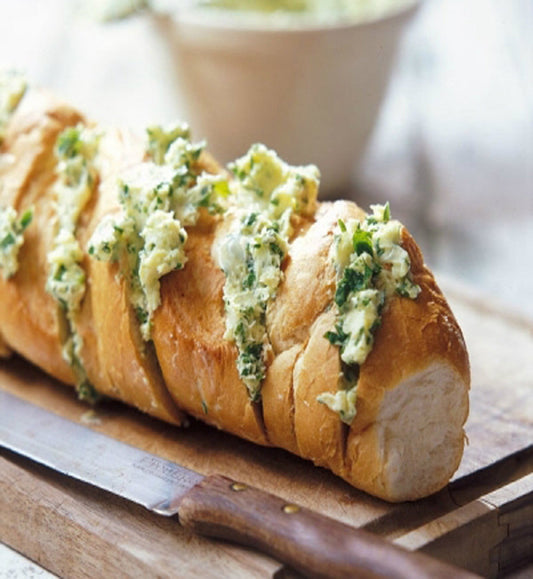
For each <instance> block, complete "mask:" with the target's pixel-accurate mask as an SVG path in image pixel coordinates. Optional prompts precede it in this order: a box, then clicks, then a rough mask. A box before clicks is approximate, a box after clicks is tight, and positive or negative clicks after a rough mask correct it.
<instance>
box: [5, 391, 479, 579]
mask: <svg viewBox="0 0 533 579" xmlns="http://www.w3.org/2000/svg"><path fill="white" fill-rule="evenodd" d="M0 446H3V447H5V448H7V449H9V450H11V451H13V452H15V453H18V454H21V455H23V456H26V457H27V458H30V459H32V460H34V461H36V462H39V463H41V464H43V465H45V466H47V467H49V468H52V469H54V470H56V471H59V472H61V473H63V474H64V475H67V476H69V477H73V478H76V479H78V480H81V481H83V482H86V483H89V484H91V485H93V486H96V487H99V488H101V489H104V490H105V491H108V492H110V493H113V494H115V495H118V496H120V497H123V498H125V499H128V500H130V501H133V502H135V503H137V504H140V505H142V506H144V507H146V508H147V509H149V510H150V511H153V512H155V513H158V514H160V515H164V516H169V517H170V516H173V515H177V517H178V520H179V523H180V524H181V525H182V526H183V527H185V528H187V529H189V530H192V531H193V532H196V533H199V534H201V535H204V536H208V537H212V538H218V539H225V540H230V541H233V542H236V543H239V544H241V545H246V546H249V547H253V548H256V549H258V550H260V551H262V552H264V553H267V554H268V555H271V556H273V557H274V558H275V559H277V560H279V561H281V562H283V563H285V564H287V565H289V566H290V567H291V568H293V569H296V570H298V571H300V572H301V573H303V574H304V575H305V576H318V577H320V576H323V577H355V576H356V577H376V576H377V577H397V578H407V577H409V578H412V577H421V578H422V577H428V578H429V577H431V578H439V577H450V578H451V577H453V578H465V579H466V578H468V577H476V576H475V575H473V574H471V573H469V572H467V571H464V570H462V569H458V568H456V567H454V566H452V565H449V564H447V563H444V562H441V561H439V560H437V559H433V558H431V557H429V556H427V555H425V554H423V553H420V552H411V551H408V550H406V549H403V548H400V547H399V546H397V545H394V544H393V543H391V542H389V541H386V540H384V539H382V538H379V537H377V536H376V535H373V534H371V533H369V532H366V531H363V530H361V529H356V528H354V527H350V526H348V525H346V524H343V523H340V522H338V521H335V520H334V519H331V518H329V517H326V516H323V515H320V514H318V513H316V512H314V511H311V510H309V509H306V508H303V507H300V506H299V505H296V504H292V503H290V502H287V501H284V500H283V499H281V498H279V497H276V496H274V495H272V494H269V493H266V492H264V491H261V490H258V489H256V488H253V487H251V486H249V485H247V484H243V483H240V482H238V481H234V480H231V479H229V478H226V477H224V476H220V475H213V476H203V475H201V474H199V473H196V472H194V471H192V470H190V469H188V468H185V467H183V466H180V465H178V464H176V463H174V462H171V461H168V460H165V459H162V458H160V457H159V456H156V455H153V454H149V453H147V452H144V451H142V450H140V449H138V448H135V447H133V446H130V445H127V444H125V443H122V442H119V441H117V440H115V439H113V438H110V437H108V436H105V435H103V434H101V433H99V432H96V431H93V430H91V429H89V428H87V427H85V426H82V425H80V424H77V423H75V422H72V421H70V420H67V419H65V418H63V417H60V416H58V415H56V414H54V413H52V412H49V411H47V410H44V409H42V408H40V407H38V406H35V405H34V404H31V403H29V402H26V401H24V400H22V399H20V398H18V397H17V396H14V395H12V394H9V393H7V392H5V391H2V390H0Z"/></svg>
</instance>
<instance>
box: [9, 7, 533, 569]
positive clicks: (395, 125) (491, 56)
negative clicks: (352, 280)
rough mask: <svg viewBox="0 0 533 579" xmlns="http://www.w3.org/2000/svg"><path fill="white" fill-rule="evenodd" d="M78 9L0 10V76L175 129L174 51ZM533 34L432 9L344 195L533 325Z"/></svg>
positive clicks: (145, 22) (404, 54) (96, 111)
mask: <svg viewBox="0 0 533 579" xmlns="http://www.w3.org/2000/svg"><path fill="white" fill-rule="evenodd" d="M73 5H74V3H73V2H69V1H68V0H20V1H19V2H12V1H10V0H0V67H9V68H13V67H15V68H21V69H23V70H26V71H27V73H28V76H29V78H30V79H31V80H32V82H35V83H38V84H42V85H45V86H47V87H49V88H51V89H53V90H54V91H56V92H57V93H58V94H60V95H62V96H63V97H65V98H66V99H68V100H70V101H72V102H73V103H75V104H77V105H78V107H79V108H80V109H82V110H84V111H85V112H86V113H88V114H89V115H90V116H91V117H93V118H95V119H99V120H102V121H104V122H112V123H118V124H122V125H128V126H132V127H135V128H139V129H141V128H144V127H145V126H146V125H148V124H151V123H157V122H166V121H169V120H172V119H175V118H181V117H182V116H183V105H182V103H180V98H179V90H178V88H179V87H176V85H175V83H174V76H173V70H172V58H171V54H170V53H169V51H168V44H167V43H166V42H165V39H164V38H161V37H160V36H159V35H158V34H157V32H156V28H155V27H154V25H153V22H152V21H151V19H150V17H147V16H137V17H134V18H132V19H130V20H127V21H124V22H118V23H113V24H109V25H106V26H102V25H101V24H99V23H97V22H92V21H90V20H87V19H84V18H83V17H82V16H81V15H80V13H79V12H77V11H76V10H75V9H74V8H73ZM532 30H533V2H531V0H506V1H505V2H502V1H501V0H500V1H498V0H470V2H469V3H468V5H467V3H464V2H457V1H456V0H426V2H425V3H424V4H423V6H422V9H421V10H420V12H419V14H418V16H417V18H416V20H415V21H414V22H413V25H412V26H411V28H410V29H409V31H408V33H407V34H406V36H405V38H404V42H403V44H402V48H401V51H400V54H399V56H398V60H397V66H396V69H395V73H394V76H393V79H392V82H391V86H390V89H389V92H388V96H387V98H386V100H385V103H384V106H383V109H382V114H381V117H380V120H379V123H378V125H377V127H376V130H375V132H374V135H373V138H372V141H371V143H370V145H369V148H368V151H367V155H366V156H365V158H364V159H363V160H362V161H361V162H360V163H358V164H355V163H354V184H353V187H352V188H351V190H350V191H339V196H340V197H345V196H347V195H349V196H351V197H353V198H354V199H355V200H356V201H358V202H359V203H360V204H361V205H362V206H363V207H368V205H369V204H370V203H375V202H383V201H385V200H389V201H390V202H391V206H392V208H393V212H394V215H395V216H396V217H398V218H400V219H401V220H402V221H403V222H404V223H405V224H406V225H407V226H408V227H409V229H410V230H411V231H412V232H413V233H414V234H415V237H416V238H417V239H418V241H419V244H420V245H421V247H422V250H423V251H424V254H425V257H426V261H427V262H428V264H429V265H430V267H432V268H433V269H435V270H436V271H437V272H442V273H443V274H445V275H446V276H449V277H451V278H453V279H454V280H456V281H459V282H460V283H462V284H464V285H466V286H470V287H472V288H473V289H474V290H475V291H476V292H478V293H481V294H483V295H485V296H488V297H489V298H491V299H492V300H495V301H496V302H500V303H502V304H503V305H504V306H505V308H506V309H511V310H514V311H515V312H517V314H518V316H526V317H529V318H533V257H532V253H533V35H532V34H531V31H532ZM532 382H533V377H532ZM532 388H533V387H532ZM0 547H1V546H0ZM32 574H33V575H35V576H37V575H38V576H44V574H45V572H44V571H43V570H42V569H40V568H37V567H35V566H32V564H31V563H30V562H28V561H26V560H25V559H23V558H21V557H19V556H17V555H16V554H14V553H13V552H11V551H8V550H7V549H6V550H2V549H0V578H1V577H17V576H24V577H28V576H32Z"/></svg>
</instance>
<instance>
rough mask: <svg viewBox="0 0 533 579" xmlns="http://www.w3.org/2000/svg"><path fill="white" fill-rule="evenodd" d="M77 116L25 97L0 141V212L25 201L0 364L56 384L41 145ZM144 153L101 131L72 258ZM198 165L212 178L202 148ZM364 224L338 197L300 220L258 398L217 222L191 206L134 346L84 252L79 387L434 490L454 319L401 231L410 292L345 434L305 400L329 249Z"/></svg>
mask: <svg viewBox="0 0 533 579" xmlns="http://www.w3.org/2000/svg"><path fill="white" fill-rule="evenodd" d="M30 96H31V95H30ZM80 121H83V117H82V116H81V115H80V114H79V113H77V112H76V111H74V110H73V109H71V108H69V107H68V106H66V105H64V104H62V103H60V102H59V101H57V100H55V99H53V98H52V97H49V96H47V95H44V96H43V94H42V93H38V94H37V95H36V96H35V97H33V96H31V98H28V99H27V100H26V99H25V100H24V101H23V105H21V107H20V109H19V110H17V112H16V113H15V116H14V118H13V120H12V122H11V123H10V125H9V127H8V132H7V137H6V140H5V142H4V144H3V145H2V147H3V148H2V151H3V152H8V154H9V155H10V156H12V159H11V157H10V159H9V160H8V162H5V161H3V162H2V163H0V178H1V179H2V185H1V188H0V203H1V204H2V205H8V204H10V205H13V206H14V207H15V209H17V210H19V211H20V210H23V209H25V208H27V207H28V206H29V205H33V206H34V207H35V217H34V222H33V223H32V225H31V227H30V228H28V230H27V233H26V237H25V243H24V245H23V246H22V249H21V252H20V260H19V261H20V268H19V270H18V272H17V273H16V274H15V275H14V276H13V277H12V278H10V279H9V280H4V279H3V278H2V277H1V276H0V355H7V354H8V352H9V350H10V349H13V350H15V351H17V352H19V353H20V354H21V355H23V356H24V357H26V358H28V359H29V360H31V361H32V362H33V363H35V364H37V365H38V366H40V367H42V368H43V369H44V370H45V371H46V372H48V373H50V374H52V375H53V376H55V377H56V378H58V379H60V380H62V381H64V382H67V383H71V384H74V383H75V376H74V375H73V372H72V370H71V368H70V367H69V366H68V364H66V362H65V361H64V360H63V357H62V355H61V344H62V339H63V337H64V332H65V328H64V327H63V326H62V321H61V319H62V318H61V315H60V314H59V312H58V306H57V303H56V302H55V300H54V299H53V298H52V297H51V296H50V295H49V294H47V293H46V291H45V289H44V288H45V283H46V277H47V275H48V265H47V258H46V256H47V252H48V251H49V249H50V248H51V246H52V241H53V239H52V231H53V227H52V225H53V223H54V220H55V216H54V195H53V184H54V182H55V179H56V177H55V173H54V171H55V160H54V156H53V146H54V143H55V140H56V138H57V135H58V134H59V132H60V131H61V130H62V129H63V128H64V127H65V126H69V125H74V124H76V123H77V122H80ZM143 155H144V148H143V144H142V142H141V140H139V139H138V138H137V137H135V136H133V135H131V134H129V133H124V132H120V131H115V130H112V129H111V130H108V131H106V132H105V135H104V136H103V137H102V141H101V147H100V157H101V166H100V170H99V182H98V185H97V187H96V190H95V192H94V194H93V198H92V200H91V201H90V203H89V204H88V205H87V207H86V208H85V210H84V212H83V215H82V217H81V219H80V221H79V224H78V228H77V236H78V240H79V242H80V244H81V246H82V247H83V248H84V250H85V251H86V252H87V244H88V240H89V239H90V237H91V235H92V233H93V232H94V230H95V228H96V227H97V225H98V223H99V222H100V220H101V219H102V217H103V216H105V215H110V214H114V213H120V211H121V207H120V205H119V202H118V197H117V195H118V193H117V192H118V188H117V186H116V181H117V177H118V175H120V173H121V171H122V170H124V169H125V168H127V167H130V166H132V165H135V164H136V163H139V162H141V161H142V160H143ZM4 159H5V156H4ZM197 168H198V170H201V169H205V170H207V171H208V172H212V173H216V172H220V171H221V169H220V167H219V166H218V165H217V164H216V162H215V161H214V160H213V159H212V158H210V157H209V156H206V155H204V156H203V157H202V158H201V159H200V161H199V166H198V167H197ZM364 216H365V213H364V211H363V210H362V209H360V208H359V207H357V206H356V205H355V204H354V203H352V202H348V201H338V202H335V203H323V204H320V205H319V207H318V209H317V211H316V213H315V214H314V216H313V217H309V218H307V217H306V218H300V219H299V221H298V222H296V223H295V230H294V234H293V237H292V238H291V240H290V243H289V249H288V256H287V258H286V260H285V262H284V264H283V279H282V282H281V284H280V286H279V288H278V290H277V295H276V297H275V299H274V300H273V301H272V302H271V303H270V304H269V306H268V309H267V316H266V325H267V332H268V337H269V340H270V343H271V345H272V353H271V357H270V359H269V361H268V368H267V373H266V378H265V380H264V383H263V386H262V399H261V401H260V402H251V400H250V399H249V396H248V392H247V389H246V387H245V386H244V384H243V383H242V381H241V379H240V377H239V374H238V371H237V367H236V359H237V355H238V352H237V348H236V346H235V344H234V343H233V342H231V341H229V340H228V339H226V338H225V337H224V336H225V311H224V301H223V287H224V279H225V278H224V273H223V272H222V271H221V270H220V268H219V266H218V265H217V263H216V261H215V259H214V257H213V255H212V246H213V243H214V241H215V239H217V238H218V237H219V236H221V235H223V234H224V232H225V231H227V228H228V221H227V220H225V219H224V218H221V217H215V216H212V215H209V214H208V213H207V211H204V210H202V211H201V214H200V218H199V220H198V222H197V224H196V225H194V226H191V227H189V228H188V240H187V246H186V247H187V260H188V261H187V263H186V265H185V267H184V268H183V269H182V270H180V271H173V272H171V273H169V274H167V275H166V276H164V277H163V278H162V279H161V290H160V295H161V305H160V306H159V308H158V309H157V310H156V311H155V313H154V317H153V329H152V340H153V342H152V343H146V342H144V341H143V340H142V338H141V335H140V331H139V327H138V322H137V320H136V317H135V315H134V313H133V310H132V307H131V305H130V300H129V288H128V283H127V279H126V277H125V276H124V275H123V274H122V273H121V267H120V263H108V262H99V261H96V260H94V259H92V258H89V256H88V255H87V254H86V255H85V256H84V259H83V267H84V269H85V271H86V275H87V289H86V294H85V297H84V300H83V302H82V306H81V310H80V312H79V313H78V314H77V316H76V319H75V323H76V327H77V330H78V331H79V333H80V335H81V337H82V338H83V349H82V355H81V358H82V362H83V364H84V367H85V369H86V372H87V374H88V376H89V379H90V381H91V382H92V383H93V384H94V385H95V386H96V388H97V389H98V390H99V391H100V392H102V393H103V394H105V395H107V396H110V397H113V398H117V399H119V400H122V401H124V402H126V403H128V404H131V405H133V406H136V407H137V408H139V409H140V410H142V411H143V412H147V413H149V414H151V415H154V416H156V417H158V418H161V419H163V420H166V421H169V422H173V423H176V424H180V423H184V422H185V421H186V418H185V416H186V415H190V416H193V417H195V418H197V419H200V420H203V421H205V422H207V423H209V424H211V425H213V426H214V427H216V428H220V429H224V430H226V431H228V432H231V433H233V434H235V435H237V436H240V437H242V438H246V439H248V440H251V441H253V442H255V443H258V444H262V445H274V446H278V447H281V448H284V449H286V450H288V451H290V452H293V453H295V454H298V455H299V456H301V457H303V458H305V459H308V460H311V461H313V462H314V463H315V464H317V465H320V466H323V467H326V468H328V469H330V470H332V471H333V472H335V473H336V474H338V475H339V476H341V477H342V478H344V479H345V480H347V481H348V482H349V483H351V484H352V485H354V486H356V487H357V488H360V489H363V490H365V491H367V492H369V493H371V494H373V495H376V496H378V497H381V498H384V499H386V500H389V501H402V500H414V499H417V498H420V497H422V496H426V495H428V494H430V493H432V492H435V491H437V490H439V489H440V488H442V487H443V486H444V485H445V484H446V483H447V481H448V480H449V478H450V477H451V475H452V474H453V472H454V471H455V469H456V468H457V466H458V464H459V460H460V458H461V455H462V450H463V442H464V431H463V425H464V422H465V420H466V416H467V413H468V389H469V384H470V369H469V362H468V355H467V350H466V346H465V343H464V340H463V336H462V334H461V330H460V328H459V326H458V324H457V321H456V320H455V318H454V316H453V314H452V312H451V310H450V308H449V305H448V304H447V302H446V300H445V298H444V296H443V295H442V292H441V291H440V289H439V288H438V286H437V284H436V282H435V279H434V277H433V275H432V273H431V272H430V271H429V269H428V268H427V267H426V265H425V264H424V261H423V257H422V254H421V252H420V250H419V248H418V246H417V245H416V243H415V241H414V240H413V238H412V237H411V236H410V235H409V233H408V232H407V231H406V230H405V229H403V232H402V246H403V247H404V249H405V250H406V251H407V252H408V254H409V257H410V260H411V274H412V277H413V281H414V282H415V283H416V284H418V285H419V286H420V288H421V293H420V295H419V296H418V297H417V298H416V299H408V298H403V297H400V296H397V295H394V296H393V297H391V298H390V299H389V300H388V301H387V303H386V305H385V308H384V311H383V315H382V323H381V325H380V327H379V328H378V329H377V331H376V333H375V343H374V346H373V349H372V350H371V352H370V354H369V355H368V357H367V359H366V361H365V362H364V363H363V364H362V365H361V367H360V373H359V381H358V386H357V405H356V409H357V413H356V416H355V418H354V420H353V422H352V423H351V425H349V426H348V425H346V424H344V423H343V422H342V421H341V420H340V419H339V416H338V415H337V414H336V413H334V412H332V411H331V410H330V409H329V408H328V407H327V406H325V405H324V404H320V403H319V402H318V401H317V397H318V396H319V395H321V394H323V393H325V392H331V393H335V392H336V391H337V389H338V383H339V375H340V373H341V365H340V357H339V350H338V348H337V347H336V346H333V345H332V344H330V342H329V341H328V340H327V339H326V337H325V334H326V332H327V331H329V330H331V329H332V328H333V327H334V325H335V317H336V310H335V307H334V304H333V296H334V293H335V270H334V267H333V264H332V263H331V260H330V258H329V253H330V247H331V245H332V243H333V240H334V232H335V230H336V227H337V224H338V221H339V219H342V220H344V221H347V220H349V219H359V220H362V219H363V218H364ZM435 449H436V450H435ZM421 457H422V458H421Z"/></svg>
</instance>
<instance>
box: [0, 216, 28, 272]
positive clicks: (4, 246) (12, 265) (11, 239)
mask: <svg viewBox="0 0 533 579" xmlns="http://www.w3.org/2000/svg"><path fill="white" fill-rule="evenodd" d="M32 218H33V209H31V208H30V209H27V210H26V211H24V213H23V214H22V215H21V216H20V217H19V216H18V213H17V212H16V211H15V209H14V208H13V207H11V206H7V207H0V271H1V272H2V276H3V278H4V279H9V278H10V277H11V276H13V275H15V273H16V272H17V269H18V253H19V249H20V248H21V247H22V244H23V243H24V231H25V229H26V228H27V227H28V225H29V224H30V223H31V220H32Z"/></svg>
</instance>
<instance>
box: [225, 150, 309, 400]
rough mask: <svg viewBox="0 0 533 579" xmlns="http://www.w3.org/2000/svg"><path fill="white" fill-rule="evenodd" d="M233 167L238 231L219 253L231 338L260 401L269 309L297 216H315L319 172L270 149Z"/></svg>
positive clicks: (267, 349)
mask: <svg viewBox="0 0 533 579" xmlns="http://www.w3.org/2000/svg"><path fill="white" fill-rule="evenodd" d="M230 169H231V170H232V171H233V174H234V176H235V179H234V180H233V181H231V183H230V188H231V193H232V197H231V202H232V204H233V206H232V208H231V209H230V211H231V212H232V213H233V227H232V228H231V231H230V232H229V233H228V234H227V235H226V236H225V238H224V239H222V241H221V242H220V243H219V244H218V246H217V247H216V248H215V255H216V258H217V260H218V263H219V266H220V267H221V269H222V270H223V271H224V274H225V276H226V281H225V285H224V304H225V309H226V333H225V337H226V338H227V339H231V340H233V341H234V342H235V344H236V345H237V348H238V352H239V354H238V359H237V367H238V370H239V375H240V377H241V379H242V381H243V382H244V384H245V385H246V387H247V389H248V393H249V396H250V398H251V400H253V401H257V400H259V398H260V395H261V383H262V381H263V379H264V377H265V373H266V364H267V361H268V357H269V355H270V351H271V346H270V342H269V339H268V335H267V330H266V310H267V306H268V304H269V303H270V301H271V300H272V299H274V297H275V295H276V292H277V289H278V286H279V284H280V282H281V280H282V277H283V273H282V269H281V266H282V263H283V260H284V258H285V256H286V254H287V246H288V241H289V238H290V236H291V234H292V224H291V218H292V217H293V215H297V214H304V215H309V214H311V213H312V212H314V209H315V206H316V197H317V191H318V182H319V173H318V169H316V167H314V166H311V165H310V166H306V167H291V166H289V165H287V164H286V163H284V162H283V161H282V160H281V159H280V158H279V157H278V156H277V155H276V154H275V153H274V152H273V151H271V150H269V149H267V148H266V147H265V146H264V145H254V146H252V147H251V148H250V150H249V151H248V153H247V154H246V155H245V156H244V157H242V158H240V159H238V160H236V161H235V162H234V163H233V164H232V165H230Z"/></svg>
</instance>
